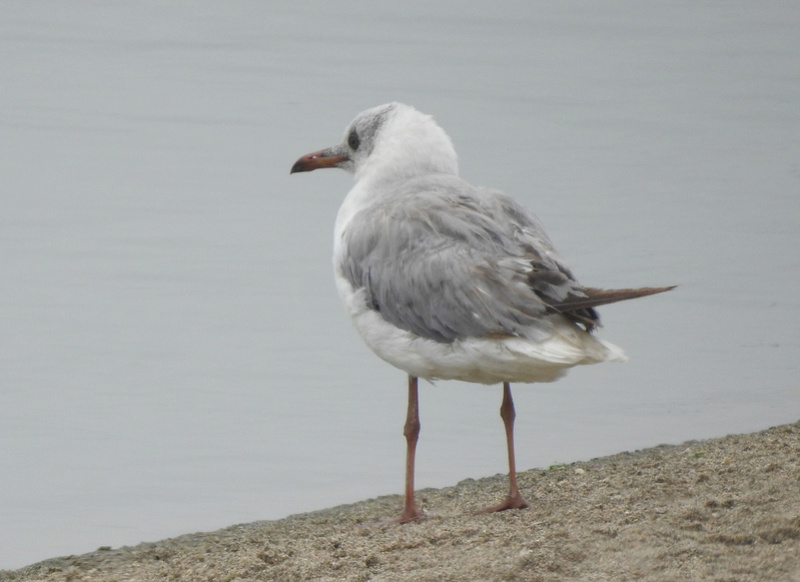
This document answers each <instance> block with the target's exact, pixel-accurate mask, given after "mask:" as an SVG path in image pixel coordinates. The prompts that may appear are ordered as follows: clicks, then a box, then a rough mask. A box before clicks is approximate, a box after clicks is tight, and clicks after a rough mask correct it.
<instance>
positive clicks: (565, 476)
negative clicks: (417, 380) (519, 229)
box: [0, 422, 800, 582]
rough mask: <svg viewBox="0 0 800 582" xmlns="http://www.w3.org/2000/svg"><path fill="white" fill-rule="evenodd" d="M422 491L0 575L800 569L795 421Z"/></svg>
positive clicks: (758, 572) (788, 574)
mask: <svg viewBox="0 0 800 582" xmlns="http://www.w3.org/2000/svg"><path fill="white" fill-rule="evenodd" d="M518 482H519V487H520V490H521V491H522V494H523V496H524V497H525V498H526V499H527V500H528V501H529V502H530V504H531V507H530V508H529V509H526V510H513V511H506V512H503V513H498V514H489V515H470V514H469V512H470V511H472V510H474V509H478V508H480V507H483V506H486V505H489V504H491V503H493V502H497V501H498V500H499V499H501V498H502V497H503V495H504V494H505V492H506V488H507V477H506V476H505V475H497V476H494V477H487V478H483V479H479V480H472V479H466V480H464V481H461V482H460V483H458V484H456V485H454V486H452V487H446V488H443V489H421V490H418V491H417V498H418V502H419V503H420V506H421V507H422V508H423V510H425V511H426V513H428V514H429V516H430V517H429V519H425V520H421V521H419V522H414V523H410V524H406V525H401V526H396V525H395V526H370V525H369V524H372V523H374V522H376V521H378V520H380V519H383V518H387V517H392V516H393V515H395V514H396V513H397V511H398V510H399V508H400V506H401V504H402V497H401V496H400V495H390V496H384V497H379V498H375V499H369V500H366V501H361V502H358V503H354V504H349V505H341V506H338V507H333V508H330V509H325V510H321V511H315V512H312V513H305V514H298V515H293V516H289V517H287V518H284V519H281V520H276V521H258V522H253V523H249V524H240V525H234V526H231V527H227V528H224V529H221V530H217V531H214V532H209V533H193V534H186V535H182V536H179V537H176V538H171V539H166V540H162V541H158V542H150V543H142V544H139V545H137V546H130V547H123V548H119V549H99V550H97V551H95V552H91V553H88V554H83V555H80V556H67V557H61V558H53V559H49V560H45V561H43V562H39V563H36V564H33V565H30V566H27V567H24V568H22V569H19V570H16V571H0V581H2V582H6V581H8V582H11V581H14V582H23V581H24V582H31V581H48V582H50V581H53V582H55V581H61V580H97V581H110V580H117V581H134V580H135V581H142V582H149V581H155V580H164V579H172V580H193V581H195V580H197V581H204V580H208V581H211V580H214V581H222V582H225V581H231V582H232V581H239V580H281V581H282V580H287V581H288V580H298V581H299V580H330V581H333V580H353V581H366V580H376V581H378V580H380V581H400V580H409V581H410V580H415V581H424V580H430V581H433V580H437V581H439V580H454V581H455V580H472V579H480V580H487V581H500V580H522V581H526V580H529V581H536V582H540V581H551V580H553V581H555V580H564V579H570V580H627V579H636V580H654V581H655V580H661V581H666V580H701V579H707V580H715V581H718V582H722V581H724V582H733V581H734V580H736V581H741V580H765V581H766V580H795V581H800V559H798V558H797V556H800V422H797V423H794V424H788V425H782V426H778V427H773V428H770V429H767V430H764V431H760V432H756V433H751V434H746V435H729V436H726V437H722V438H717V439H710V440H706V441H688V442H685V443H683V444H680V445H660V446H657V447H654V448H650V449H644V450H640V451H636V452H632V453H631V452H623V453H618V454H616V455H611V456H608V457H602V458H598V459H592V460H590V461H583V462H577V463H572V464H569V465H564V466H559V467H557V468H551V469H549V470H544V469H532V470H528V471H522V472H519V473H518Z"/></svg>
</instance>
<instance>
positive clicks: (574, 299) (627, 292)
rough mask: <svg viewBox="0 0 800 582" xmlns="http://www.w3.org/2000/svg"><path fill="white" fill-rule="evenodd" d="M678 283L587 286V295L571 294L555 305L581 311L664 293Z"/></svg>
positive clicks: (563, 308)
mask: <svg viewBox="0 0 800 582" xmlns="http://www.w3.org/2000/svg"><path fill="white" fill-rule="evenodd" d="M675 287H677V285H671V286H669V287H639V288H638V289H595V288H593V287H586V288H584V289H583V292H584V293H585V297H578V296H575V295H571V296H569V297H567V298H566V299H565V300H564V301H561V302H560V303H558V304H556V305H553V307H555V308H556V309H558V310H559V311H561V312H570V311H579V310H581V309H591V308H592V307H598V306H599V305H606V304H608V303H616V302H617V301H626V300H628V299H636V298H637V297H646V296H647V295H655V294H656V293H663V292H664V291H669V290H670V289H674V288H675Z"/></svg>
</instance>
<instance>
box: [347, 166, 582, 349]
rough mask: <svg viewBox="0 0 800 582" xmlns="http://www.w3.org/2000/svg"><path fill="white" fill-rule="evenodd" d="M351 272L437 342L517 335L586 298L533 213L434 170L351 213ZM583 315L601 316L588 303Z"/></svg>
mask: <svg viewBox="0 0 800 582" xmlns="http://www.w3.org/2000/svg"><path fill="white" fill-rule="evenodd" d="M344 237H345V241H344V242H345V245H346V248H347V255H346V256H345V257H344V259H343V264H342V265H341V266H342V270H343V273H344V276H345V277H347V279H348V280H349V281H350V283H351V284H352V285H353V287H354V288H357V289H358V288H364V289H365V291H366V299H367V301H368V303H369V306H370V307H371V308H372V309H375V310H376V311H379V312H380V313H381V315H382V317H384V318H385V319H386V320H388V321H389V322H391V323H392V324H394V325H396V326H397V327H400V328H402V329H405V330H408V331H411V332H413V333H415V334H417V335H419V336H422V337H425V338H429V339H433V340H436V341H439V342H452V341H453V340H455V339H458V338H463V337H502V336H508V335H520V334H521V333H522V330H523V328H526V329H527V330H528V331H529V330H530V329H531V328H535V327H536V326H537V324H539V325H541V319H542V318H543V317H544V316H545V315H546V314H548V313H556V312H560V310H559V307H558V306H559V305H560V304H562V303H564V302H565V301H568V300H570V299H571V298H572V299H575V298H580V297H585V294H584V292H583V288H582V287H581V286H580V284H578V283H577V281H576V280H575V279H574V277H573V276H572V273H571V272H570V271H569V269H568V268H567V267H566V266H565V265H564V264H563V262H562V261H561V259H560V257H559V256H558V254H557V253H556V251H555V249H554V248H553V246H552V244H551V243H550V240H549V239H548V237H547V235H546V234H545V232H544V230H543V229H542V227H541V225H540V224H539V223H538V221H537V220H536V218H535V217H533V215H531V214H530V213H528V212H527V211H526V210H525V209H524V208H522V207H521V206H520V205H518V204H517V203H516V202H515V201H514V200H513V199H512V198H510V197H508V196H506V195H505V194H503V193H501V192H498V191H494V190H488V189H479V188H475V187H474V186H471V185H470V184H468V183H466V182H464V181H463V180H461V179H459V178H457V177H449V176H441V177H431V176H427V177H424V178H419V179H416V180H412V181H410V182H407V183H406V184H405V185H404V187H403V189H402V190H400V191H396V192H394V193H393V194H392V195H389V196H386V197H385V198H383V199H382V200H381V201H380V202H378V203H376V204H373V205H372V206H370V207H369V208H367V209H366V210H362V211H361V212H359V213H358V214H357V215H356V216H354V217H353V219H352V221H351V223H350V224H349V225H348V228H347V230H346V231H345V233H344ZM576 318H577V319H576V320H581V319H585V321H584V322H583V323H584V324H585V325H586V326H587V329H590V327H589V326H593V325H594V324H595V323H596V322H597V316H596V314H595V313H594V310H593V309H591V308H588V309H583V310H580V313H577V315H576Z"/></svg>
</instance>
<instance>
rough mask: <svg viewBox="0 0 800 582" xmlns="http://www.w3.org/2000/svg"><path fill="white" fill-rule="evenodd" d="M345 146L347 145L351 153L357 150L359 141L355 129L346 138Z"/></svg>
mask: <svg viewBox="0 0 800 582" xmlns="http://www.w3.org/2000/svg"><path fill="white" fill-rule="evenodd" d="M347 145H349V146H350V149H351V150H353V151H355V150H357V149H358V146H359V145H361V140H360V139H358V134H357V133H356V130H355V129H354V130H353V131H351V132H350V135H349V136H347Z"/></svg>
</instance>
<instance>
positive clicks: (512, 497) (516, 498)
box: [475, 382, 528, 513]
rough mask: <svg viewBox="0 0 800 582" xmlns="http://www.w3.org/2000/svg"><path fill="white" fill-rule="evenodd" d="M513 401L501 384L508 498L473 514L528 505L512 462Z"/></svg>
mask: <svg viewBox="0 0 800 582" xmlns="http://www.w3.org/2000/svg"><path fill="white" fill-rule="evenodd" d="M516 416H517V415H516V412H515V411H514V400H513V399H512V398H511V386H510V385H509V383H508V382H504V383H503V403H502V404H501V405H500V418H502V419H503V425H504V426H505V428H506V444H507V446H508V480H509V489H508V496H507V497H506V498H505V499H504V500H503V501H501V502H500V503H499V504H497V505H493V506H491V507H487V508H485V509H481V510H479V511H476V512H475V513H494V512H495V511H505V510H506V509H524V508H526V507H528V503H527V502H526V501H525V500H524V499H523V498H522V495H520V493H519V489H517V467H516V463H515V461H514V419H515V418H516Z"/></svg>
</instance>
